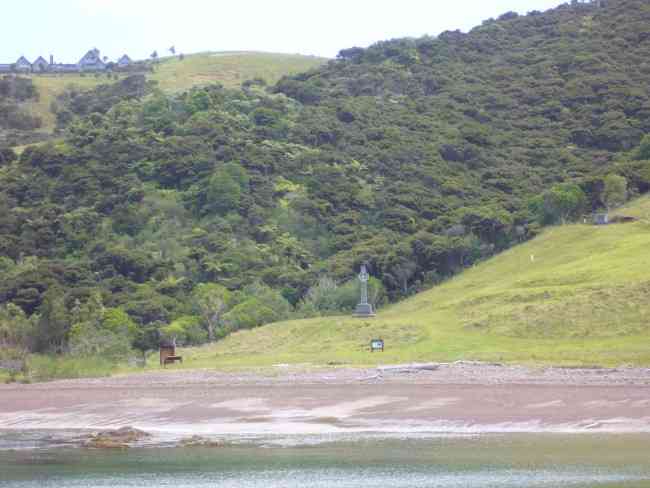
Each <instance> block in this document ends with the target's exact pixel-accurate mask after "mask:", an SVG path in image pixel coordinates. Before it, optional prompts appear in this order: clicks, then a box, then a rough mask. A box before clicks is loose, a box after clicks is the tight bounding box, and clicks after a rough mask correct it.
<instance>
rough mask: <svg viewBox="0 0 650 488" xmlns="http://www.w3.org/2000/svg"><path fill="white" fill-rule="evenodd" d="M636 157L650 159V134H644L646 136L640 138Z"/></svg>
mask: <svg viewBox="0 0 650 488" xmlns="http://www.w3.org/2000/svg"><path fill="white" fill-rule="evenodd" d="M637 159H641V160H645V159H650V134H646V136H645V137H644V138H643V139H642V140H641V145H639V151H638V154H637Z"/></svg>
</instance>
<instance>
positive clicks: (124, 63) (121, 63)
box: [117, 54, 133, 68]
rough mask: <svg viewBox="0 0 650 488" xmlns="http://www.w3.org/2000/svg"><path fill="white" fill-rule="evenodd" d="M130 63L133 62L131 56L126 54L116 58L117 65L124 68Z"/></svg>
mask: <svg viewBox="0 0 650 488" xmlns="http://www.w3.org/2000/svg"><path fill="white" fill-rule="evenodd" d="M131 64H133V61H131V58H130V57H129V56H127V55H126V54H125V55H124V56H122V57H121V58H120V59H118V60H117V65H118V66H119V67H120V68H126V67H127V66H131Z"/></svg>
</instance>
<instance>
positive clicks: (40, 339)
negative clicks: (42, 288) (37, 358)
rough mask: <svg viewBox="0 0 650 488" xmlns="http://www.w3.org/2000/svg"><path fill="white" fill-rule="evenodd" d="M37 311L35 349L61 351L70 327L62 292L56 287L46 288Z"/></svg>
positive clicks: (39, 350)
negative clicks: (38, 313)
mask: <svg viewBox="0 0 650 488" xmlns="http://www.w3.org/2000/svg"><path fill="white" fill-rule="evenodd" d="M39 311H40V317H39V320H38V324H37V338H36V341H37V342H36V350H37V351H38V352H56V353H62V352H63V350H64V348H65V345H66V339H67V333H68V329H69V328H70V323H69V320H68V311H67V309H66V307H65V303H64V300H63V292H62V291H61V290H60V289H58V288H56V287H52V288H50V289H49V290H47V292H46V293H45V296H44V297H43V303H42V304H41V306H40V309H39Z"/></svg>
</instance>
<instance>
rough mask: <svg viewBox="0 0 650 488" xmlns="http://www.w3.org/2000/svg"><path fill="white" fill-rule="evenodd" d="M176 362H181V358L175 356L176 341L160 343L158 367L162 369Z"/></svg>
mask: <svg viewBox="0 0 650 488" xmlns="http://www.w3.org/2000/svg"><path fill="white" fill-rule="evenodd" d="M176 361H179V362H181V363H182V362H183V356H178V355H177V354H176V341H162V342H161V343H160V365H161V366H162V367H163V368H164V367H165V366H167V365H168V364H174V363H175V362H176Z"/></svg>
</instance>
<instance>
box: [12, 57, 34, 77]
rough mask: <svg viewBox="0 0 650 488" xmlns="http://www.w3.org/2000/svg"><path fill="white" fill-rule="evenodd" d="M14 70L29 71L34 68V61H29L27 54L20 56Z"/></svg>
mask: <svg viewBox="0 0 650 488" xmlns="http://www.w3.org/2000/svg"><path fill="white" fill-rule="evenodd" d="M14 70H15V71H18V72H19V73H28V72H30V71H31V70H32V63H30V62H29V61H27V58H26V57H25V56H21V57H19V58H18V61H16V64H15V65H14Z"/></svg>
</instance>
